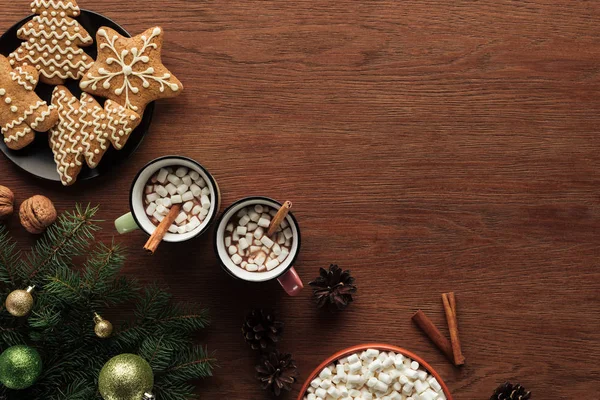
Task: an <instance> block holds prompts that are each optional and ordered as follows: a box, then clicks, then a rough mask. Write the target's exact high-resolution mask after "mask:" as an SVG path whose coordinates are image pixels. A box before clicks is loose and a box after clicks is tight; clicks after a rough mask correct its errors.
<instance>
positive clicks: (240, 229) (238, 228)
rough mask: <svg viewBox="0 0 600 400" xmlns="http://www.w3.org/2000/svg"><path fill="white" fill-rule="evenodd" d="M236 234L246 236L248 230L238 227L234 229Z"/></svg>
mask: <svg viewBox="0 0 600 400" xmlns="http://www.w3.org/2000/svg"><path fill="white" fill-rule="evenodd" d="M236 232H237V233H238V235H240V236H241V235H246V233H247V232H248V228H246V227H245V226H238V227H237V229H236Z"/></svg>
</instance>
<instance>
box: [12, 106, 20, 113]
mask: <svg viewBox="0 0 600 400" xmlns="http://www.w3.org/2000/svg"><path fill="white" fill-rule="evenodd" d="M18 110H19V109H18V108H17V106H12V107H11V108H10V111H12V112H14V113H16V112H17V111H18Z"/></svg>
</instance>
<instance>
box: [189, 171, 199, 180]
mask: <svg viewBox="0 0 600 400" xmlns="http://www.w3.org/2000/svg"><path fill="white" fill-rule="evenodd" d="M190 178H192V180H194V181H197V180H198V179H200V174H199V173H198V172H196V171H194V170H192V171H190Z"/></svg>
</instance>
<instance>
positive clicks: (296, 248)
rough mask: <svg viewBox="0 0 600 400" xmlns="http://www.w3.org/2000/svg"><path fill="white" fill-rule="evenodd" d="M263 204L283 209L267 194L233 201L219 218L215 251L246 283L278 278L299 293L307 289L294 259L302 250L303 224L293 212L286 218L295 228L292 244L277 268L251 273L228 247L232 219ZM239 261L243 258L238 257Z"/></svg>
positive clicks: (290, 291) (225, 266)
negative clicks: (233, 259) (234, 258)
mask: <svg viewBox="0 0 600 400" xmlns="http://www.w3.org/2000/svg"><path fill="white" fill-rule="evenodd" d="M256 205H262V206H267V207H271V208H273V209H275V210H279V208H281V204H280V203H278V202H277V201H275V200H273V199H269V198H267V197H247V198H245V199H242V200H239V201H237V202H235V203H234V204H232V205H231V206H230V207H229V208H227V210H225V212H224V213H223V215H221V218H220V219H219V222H218V225H217V229H215V240H214V243H215V253H216V255H217V257H218V258H219V260H220V262H221V266H222V267H223V269H224V270H225V271H226V272H227V273H228V274H229V275H231V276H233V277H234V278H236V279H241V280H244V281H246V282H266V281H270V280H273V279H277V281H279V284H280V285H281V286H282V287H283V289H284V290H285V291H286V292H287V294H289V295H290V296H297V295H299V294H300V292H301V291H302V289H303V288H304V284H303V283H302V280H301V279H300V276H299V275H298V272H296V269H295V268H294V262H295V261H296V258H297V257H298V253H299V252H300V227H299V226H298V221H297V220H296V218H295V217H294V215H293V214H292V213H289V214H288V216H287V218H286V220H287V223H288V225H289V227H290V229H291V230H292V234H293V236H292V244H291V248H290V253H289V255H288V256H287V258H286V259H285V260H284V261H283V262H282V263H281V264H280V265H279V266H277V267H275V268H274V269H272V270H270V271H264V272H250V271H247V270H245V269H243V268H242V267H241V266H238V265H236V264H235V263H234V262H233V261H232V259H231V257H230V255H229V253H228V252H227V247H226V246H225V233H226V228H227V225H228V224H229V222H230V220H231V219H232V218H233V217H234V216H235V215H236V214H237V213H238V212H239V211H240V210H242V209H243V208H246V207H254V206H256ZM238 261H239V260H238Z"/></svg>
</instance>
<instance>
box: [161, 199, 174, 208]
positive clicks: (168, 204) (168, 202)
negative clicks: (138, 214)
mask: <svg viewBox="0 0 600 400" xmlns="http://www.w3.org/2000/svg"><path fill="white" fill-rule="evenodd" d="M162 205H163V206H165V207H171V206H172V205H173V203H171V198H170V197H165V198H164V199H162Z"/></svg>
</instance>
